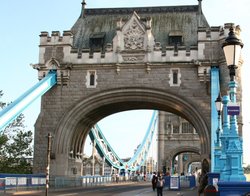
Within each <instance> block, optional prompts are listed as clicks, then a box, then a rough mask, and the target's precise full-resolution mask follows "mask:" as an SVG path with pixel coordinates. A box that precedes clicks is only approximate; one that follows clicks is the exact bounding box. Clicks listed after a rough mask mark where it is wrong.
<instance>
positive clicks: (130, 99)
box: [52, 88, 210, 175]
mask: <svg viewBox="0 0 250 196" xmlns="http://www.w3.org/2000/svg"><path fill="white" fill-rule="evenodd" d="M130 109H158V110H163V111H171V112H173V113H176V114H179V115H181V116H183V117H185V118H186V119H188V120H189V121H190V122H192V124H193V125H194V127H195V128H196V129H197V130H200V131H199V136H200V140H201V153H202V154H203V155H205V156H208V155H209V153H210V144H209V142H207V141H209V137H210V136H209V131H208V130H209V126H208V125H207V124H208V123H207V122H206V120H205V119H204V118H203V117H202V114H201V113H200V111H198V110H197V109H196V108H195V107H194V106H193V105H192V104H190V103H189V102H187V101H186V100H185V99H184V98H183V97H181V96H176V95H173V94H170V93H167V92H162V91H161V90H159V89H150V88H124V89H110V90H109V91H102V92H100V93H96V94H93V95H92V96H90V97H88V98H86V99H83V100H81V101H80V102H77V103H76V104H75V105H74V106H73V107H72V108H71V109H70V110H69V111H67V112H65V114H64V115H63V116H62V118H61V120H60V121H58V122H57V123H56V126H55V127H56V131H55V132H54V140H53V151H52V152H53V155H54V158H55V159H53V160H52V171H53V174H55V175H72V168H78V174H79V173H80V170H81V164H80V162H79V163H78V161H77V158H76V155H77V153H81V152H82V151H83V146H84V141H85V138H86V136H87V134H88V131H89V130H90V128H91V127H92V126H93V125H94V124H95V123H97V122H98V121H99V120H100V119H102V118H103V117H105V116H108V115H110V114H113V113H116V112H120V111H125V110H130ZM72 150H73V154H74V155H73V157H75V159H72V157H71V156H70V152H71V151H72Z"/></svg>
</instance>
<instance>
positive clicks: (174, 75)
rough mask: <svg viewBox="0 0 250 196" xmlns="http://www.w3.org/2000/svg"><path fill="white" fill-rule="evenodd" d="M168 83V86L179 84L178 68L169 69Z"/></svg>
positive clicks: (179, 74)
mask: <svg viewBox="0 0 250 196" xmlns="http://www.w3.org/2000/svg"><path fill="white" fill-rule="evenodd" d="M169 79H170V80H169V84H170V86H180V84H181V73H180V69H179V68H172V69H170V73H169Z"/></svg>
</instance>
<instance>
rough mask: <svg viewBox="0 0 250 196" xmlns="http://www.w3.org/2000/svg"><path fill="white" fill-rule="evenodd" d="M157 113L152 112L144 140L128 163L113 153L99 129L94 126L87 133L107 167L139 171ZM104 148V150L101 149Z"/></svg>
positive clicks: (153, 129) (152, 133)
mask: <svg viewBox="0 0 250 196" xmlns="http://www.w3.org/2000/svg"><path fill="white" fill-rule="evenodd" d="M157 119H158V118H157V111H154V112H153V115H152V117H151V120H150V124H149V127H148V129H147V132H146V134H145V136H144V139H143V141H142V143H141V145H140V147H139V148H138V149H137V151H136V153H135V154H134V156H133V157H132V158H131V159H130V160H129V161H128V162H123V161H122V160H121V159H120V158H119V156H118V155H117V154H116V153H115V151H114V150H113V148H112V147H111V146H110V144H109V143H108V141H107V140H106V138H105V137H104V135H103V133H102V131H101V129H100V128H99V126H98V125H97V124H96V125H95V126H94V127H93V128H92V129H91V130H90V132H89V137H90V139H91V140H92V142H93V141H95V142H96V147H95V148H96V149H97V151H98V153H99V155H100V156H101V157H103V156H104V157H105V161H106V162H107V163H108V165H110V166H113V167H114V168H116V169H128V170H130V171H136V170H138V169H139V167H140V166H141V165H142V164H143V163H144V162H145V160H146V157H147V153H148V151H149V148H150V145H151V143H152V139H153V135H154V131H155V127H156V122H157ZM104 146H105V148H107V149H106V151H108V152H105V149H103V148H104ZM109 155H111V156H112V157H113V158H114V159H115V160H116V163H114V162H113V161H112V160H111V158H112V157H110V156H109Z"/></svg>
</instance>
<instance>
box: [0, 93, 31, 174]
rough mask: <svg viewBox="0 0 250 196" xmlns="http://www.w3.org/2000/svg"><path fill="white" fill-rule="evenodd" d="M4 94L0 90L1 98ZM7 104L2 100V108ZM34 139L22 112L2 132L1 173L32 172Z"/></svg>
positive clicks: (0, 102)
mask: <svg viewBox="0 0 250 196" xmlns="http://www.w3.org/2000/svg"><path fill="white" fill-rule="evenodd" d="M2 96H3V92H2V91H0V99H1V98H2ZM6 105H7V104H6V103H4V102H2V101H0V107H1V109H3V108H4V107H5V106H6ZM32 141H33V134H32V131H30V130H29V131H26V130H25V126H24V115H23V114H20V115H19V116H18V117H17V118H16V119H15V120H13V121H12V122H11V123H10V124H9V125H8V126H7V127H5V128H4V130H2V131H1V132H0V173H19V174H27V173H31V172H32V167H31V161H30V160H29V159H28V158H30V157H31V156H32V154H33V148H32V146H31V144H32Z"/></svg>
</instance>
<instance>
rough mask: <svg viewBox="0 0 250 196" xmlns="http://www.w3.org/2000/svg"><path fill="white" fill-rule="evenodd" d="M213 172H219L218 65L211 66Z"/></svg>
mask: <svg viewBox="0 0 250 196" xmlns="http://www.w3.org/2000/svg"><path fill="white" fill-rule="evenodd" d="M210 75H211V172H218V171H215V168H216V170H217V168H218V165H217V166H216V167H215V141H216V130H217V128H218V126H219V124H218V112H217V110H216V106H215V100H216V98H217V97H218V95H219V93H220V75H219V68H218V67H215V66H214V67H211V73H210Z"/></svg>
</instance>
